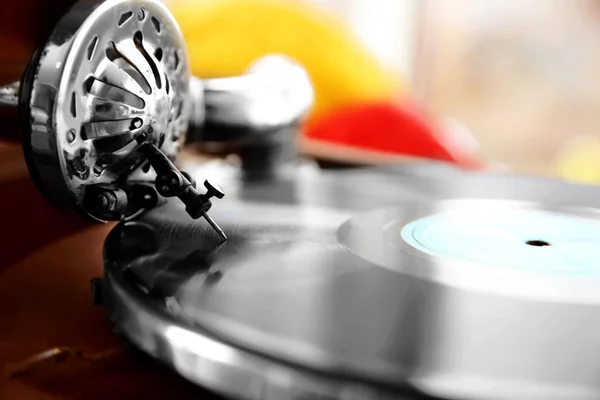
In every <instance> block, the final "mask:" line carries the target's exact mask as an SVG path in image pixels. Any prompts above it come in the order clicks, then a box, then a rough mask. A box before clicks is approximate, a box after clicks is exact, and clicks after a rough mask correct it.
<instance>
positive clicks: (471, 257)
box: [402, 208, 600, 275]
mask: <svg viewBox="0 0 600 400" xmlns="http://www.w3.org/2000/svg"><path fill="white" fill-rule="evenodd" d="M402 238H403V239H404V241H406V242H407V243H408V244H410V245H411V246H413V247H415V248H416V249H418V250H420V251H422V252H425V253H427V254H429V255H432V256H436V257H445V258H454V259H459V260H467V261H471V262H475V263H478V264H483V265H487V266H497V267H504V268H516V269H524V270H529V271H533V272H542V273H569V274H591V275H600V221H597V220H594V219H586V218H582V217H576V216H570V215H566V214H559V213H552V212H546V211H539V210H527V209H493V208H492V209H475V210H468V209H462V210H455V211H449V212H443V213H440V214H436V215H432V216H430V217H426V218H422V219H419V220H416V221H413V222H411V223H409V224H407V225H405V226H404V228H403V229H402Z"/></svg>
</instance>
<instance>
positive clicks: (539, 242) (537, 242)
mask: <svg viewBox="0 0 600 400" xmlns="http://www.w3.org/2000/svg"><path fill="white" fill-rule="evenodd" d="M525 243H527V244H528V245H530V246H536V247H546V246H550V243H548V242H546V241H545V240H528V241H526V242H525Z"/></svg>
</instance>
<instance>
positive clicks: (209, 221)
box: [202, 211, 227, 240]
mask: <svg viewBox="0 0 600 400" xmlns="http://www.w3.org/2000/svg"><path fill="white" fill-rule="evenodd" d="M202 217H203V218H204V219H205V220H206V221H207V222H208V223H209V224H210V226H212V227H213V229H214V230H215V231H217V233H218V234H219V236H221V237H222V238H223V239H225V240H227V235H225V232H223V229H221V228H220V227H219V225H217V223H216V222H215V221H214V220H213V219H212V218H211V217H210V216H209V215H208V214H207V213H206V212H205V211H202Z"/></svg>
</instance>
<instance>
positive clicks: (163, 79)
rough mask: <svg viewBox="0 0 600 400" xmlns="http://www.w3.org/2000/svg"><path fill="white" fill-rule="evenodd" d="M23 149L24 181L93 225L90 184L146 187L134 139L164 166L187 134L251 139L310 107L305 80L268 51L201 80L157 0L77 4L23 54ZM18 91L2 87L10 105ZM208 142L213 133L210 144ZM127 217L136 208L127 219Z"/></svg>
mask: <svg viewBox="0 0 600 400" xmlns="http://www.w3.org/2000/svg"><path fill="white" fill-rule="evenodd" d="M21 84H22V85H23V90H22V92H23V93H22V99H21V106H22V107H23V108H24V110H23V111H24V113H23V114H24V115H25V118H24V121H23V123H24V125H25V130H26V134H25V138H24V149H25V154H26V158H27V160H28V164H29V169H30V171H31V173H32V175H33V179H34V181H35V182H36V184H37V185H38V187H39V188H40V190H41V191H42V192H43V193H44V194H45V196H46V197H47V198H48V199H49V200H50V201H51V202H52V203H54V204H55V205H56V206H58V207H59V208H62V209H65V210H73V209H75V210H77V211H79V213H81V214H83V215H87V216H89V217H92V218H98V217H97V216H96V217H94V215H97V213H96V212H94V211H93V210H89V209H86V204H84V197H85V192H86V188H87V187H89V186H90V185H98V184H104V185H108V184H114V185H117V186H118V185H119V183H116V182H124V181H125V180H126V179H129V180H130V181H131V180H133V181H139V180H145V181H148V180H153V179H154V174H153V171H152V170H150V171H148V170H146V169H144V170H141V169H140V168H139V167H140V165H141V164H142V163H144V158H143V156H142V155H141V154H139V152H137V151H136V150H137V149H138V147H139V145H138V144H137V143H136V141H135V140H134V138H135V137H136V136H138V135H140V134H142V133H143V134H146V135H148V140H149V141H150V142H152V143H154V144H155V145H156V146H158V147H159V148H160V150H161V151H162V152H163V153H164V154H165V155H167V156H168V157H169V158H170V159H174V158H175V156H176V155H177V153H178V151H179V148H180V146H181V145H182V143H183V142H184V136H186V134H187V132H188V127H189V128H190V129H191V135H190V138H192V141H194V140H195V141H198V140H200V141H201V140H203V138H204V137H205V136H203V134H204V133H205V132H204V127H205V125H207V124H209V125H210V127H211V129H212V130H213V134H212V136H210V135H209V136H210V137H211V138H212V139H214V138H215V137H217V139H218V140H220V139H223V140H222V141H228V140H232V138H231V137H223V138H220V136H221V131H222V129H223V128H227V127H231V126H234V127H237V128H242V130H241V131H240V132H241V134H242V136H245V138H246V139H247V140H249V141H252V140H254V139H255V138H256V134H257V133H258V134H259V135H258V136H261V135H260V134H261V133H263V132H265V131H269V132H273V129H276V128H282V127H285V126H287V125H291V124H294V123H295V122H298V121H299V120H300V119H302V117H304V115H305V114H306V112H307V111H308V109H309V107H310V106H311V104H312V100H313V92H312V86H311V83H310V80H309V78H308V76H307V74H306V72H305V71H304V70H303V69H302V68H301V67H300V66H299V65H298V64H296V63H295V62H293V61H292V60H290V59H288V58H286V57H284V56H280V55H270V56H266V57H264V58H262V59H260V60H258V61H257V62H256V63H255V64H254V65H253V66H252V67H251V68H250V69H249V71H248V74H246V75H244V76H241V77H229V78H219V79H210V80H205V81H202V80H200V79H198V78H191V79H190V76H189V66H188V58H187V54H186V50H185V43H184V42H183V38H182V36H181V32H180V30H179V27H178V25H177V23H176V21H175V20H174V19H173V16H172V15H171V14H170V13H169V11H168V10H167V9H166V7H165V6H164V5H163V4H162V2H160V1H159V0H106V1H100V0H95V1H89V2H80V3H77V4H76V5H75V6H74V7H73V8H72V9H71V11H70V12H69V13H68V14H67V15H65V16H64V17H63V18H62V20H61V21H60V22H59V23H58V25H57V26H56V28H55V29H54V31H53V33H52V35H51V37H50V38H49V40H48V42H47V43H46V44H45V46H44V47H43V48H42V49H40V50H39V51H38V52H37V53H36V54H35V55H34V56H33V57H32V61H31V63H30V67H29V68H28V71H26V74H25V78H24V80H23V82H21ZM17 91H18V85H11V86H9V87H6V88H2V89H1V90H0V102H2V104H6V105H14V104H16V103H17V100H18V99H17V98H16V94H17ZM215 135H216V136H215ZM134 214H135V212H134Z"/></svg>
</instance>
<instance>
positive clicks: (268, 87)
mask: <svg viewBox="0 0 600 400" xmlns="http://www.w3.org/2000/svg"><path fill="white" fill-rule="evenodd" d="M204 99H205V103H206V110H207V113H206V119H207V120H208V121H209V122H213V123H215V124H218V125H225V126H241V127H249V128H251V129H253V130H258V131H266V130H270V129H274V128H277V127H283V126H287V125H291V124H293V123H295V122H298V121H299V120H300V119H301V118H303V117H304V116H305V115H306V113H307V112H308V111H309V109H310V107H311V106H312V103H313V99H314V93H313V88H312V84H311V81H310V78H309V77H308V74H307V73H306V71H305V70H304V69H303V68H302V67H301V66H300V65H299V64H297V63H296V62H295V61H293V60H292V59H290V58H288V57H286V56H283V55H275V54H273V55H269V56H265V57H263V58H261V59H259V60H257V61H256V62H255V63H254V64H252V65H251V66H250V67H249V68H248V72H247V74H246V75H243V76H238V77H228V78H216V79H207V80H205V81H204Z"/></svg>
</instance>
